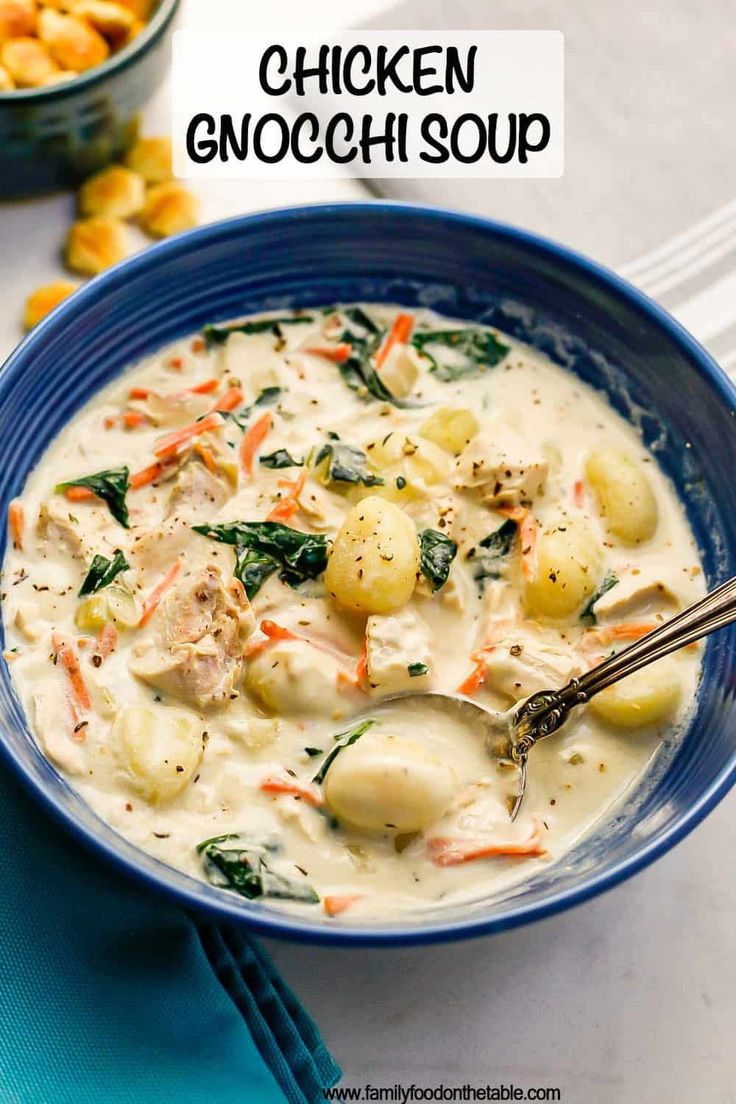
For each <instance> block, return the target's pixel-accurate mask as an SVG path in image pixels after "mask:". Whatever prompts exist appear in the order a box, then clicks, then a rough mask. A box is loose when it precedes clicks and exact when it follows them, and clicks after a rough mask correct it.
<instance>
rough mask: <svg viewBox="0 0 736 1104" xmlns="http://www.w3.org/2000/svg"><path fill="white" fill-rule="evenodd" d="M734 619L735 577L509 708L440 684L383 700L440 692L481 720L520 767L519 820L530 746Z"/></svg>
mask: <svg viewBox="0 0 736 1104" xmlns="http://www.w3.org/2000/svg"><path fill="white" fill-rule="evenodd" d="M733 621H736V578H733V579H729V580H728V582H726V583H722V584H721V586H719V587H717V588H716V589H715V590H713V591H711V593H710V594H707V595H706V596H705V598H701V599H700V601H699V602H695V603H694V605H692V606H688V608H687V609H685V610H683V611H682V612H681V613H678V614H677V616H675V617H673V618H672V619H671V620H670V621H665V622H663V623H662V624H661V625H659V626H658V627H657V628H656V629H652V631H651V632H650V633H647V635H646V636H643V637H641V639H639V640H637V641H635V642H634V643H633V644H630V645H629V646H628V647H627V648H624V649H623V650H622V651H620V652H617V653H616V654H615V655H613V656H611V657H610V658H609V659H606V660H604V661H603V663H601V664H599V665H598V666H597V667H594V668H593V669H592V670H591V671H588V672H586V674H584V675H580V676H579V677H576V678H572V679H570V681H569V682H568V683H567V684H566V685H565V686H563V687H562V688H561V689H560V690H540V691H538V693H536V694H532V695H531V697H529V698H527V699H526V701H524V702H521V703H520V704H519V703H517V704H516V705H514V706H512V708H511V709H509V710H508V711H507V712H505V713H499V712H497V711H495V710H492V709H487V708H486V707H485V706H483V705H481V704H479V702H477V701H475V700H474V699H472V698H468V697H465V696H464V695H462V694H443V693H440V692H439V691H435V690H428V691H411V690H409V691H407V692H406V693H403V694H394V695H392V696H390V697H386V698H383V699H382V701H381V702H380V705H384V704H388V703H389V702H393V701H402V702H406V701H408V700H410V699H417V700H419V699H422V698H437V699H441V700H442V701H443V702H447V703H448V704H449V705H450V706H451V707H452V708H454V709H456V710H458V711H459V712H460V713H462V714H464V715H465V717H466V719H468V720H471V719H472V720H473V721H474V722H475V723H476V724H480V725H481V726H482V730H483V732H484V735H485V741H486V747H487V748H488V751H489V752H490V753H491V754H493V755H494V756H495V757H496V758H497V759H499V760H500V761H502V762H505V763H508V764H513V765H515V766H516V767H517V768H518V772H519V786H518V792H517V793H516V795H515V796H514V799H513V804H512V805H511V819H512V820H515V819H516V816H517V815H518V812H519V809H520V808H521V803H522V801H523V800H524V794H525V792H526V778H527V760H528V758H529V753H530V751H531V750H532V748H533V747H534V746H535V744H537V743H539V741H540V740H543V739H544V738H545V737H546V736H551V735H552V733H553V732H557V730H558V729H559V728H560V727H561V726H562V725H563V724H564V723H565V721H566V720H567V718H568V716H569V714H570V712H571V711H572V710H573V709H574V708H575V707H576V706H578V705H585V704H586V703H587V702H589V701H590V699H591V698H592V697H593V696H594V695H595V694H598V693H600V691H601V690H605V689H606V687H608V686H613V685H614V683H616V682H619V681H620V680H621V679H624V678H626V677H627V676H628V675H632V674H633V673H634V672H635V671H638V670H640V669H641V668H642V667H647V666H648V665H649V664H650V663H655V662H656V661H657V660H658V659H662V657H663V656H666V655H669V654H670V652H675V651H677V650H678V649H679V648H684V647H686V646H687V645H688V644H692V642H693V641H694V640H699V639H700V638H701V637H703V636H708V634H709V633H712V632H715V631H716V629H721V628H724V627H725V626H726V625H730V624H731V623H732V622H733Z"/></svg>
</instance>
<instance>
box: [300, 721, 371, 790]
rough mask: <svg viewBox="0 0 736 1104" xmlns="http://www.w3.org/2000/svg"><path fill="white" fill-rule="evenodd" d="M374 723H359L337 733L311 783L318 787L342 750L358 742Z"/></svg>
mask: <svg viewBox="0 0 736 1104" xmlns="http://www.w3.org/2000/svg"><path fill="white" fill-rule="evenodd" d="M375 723H376V722H375V721H373V720H368V721H361V723H360V724H359V725H356V727H355V728H349V729H347V730H346V731H345V732H338V734H337V736H335V742H334V744H333V745H332V749H331V750H330V751H329V752H328V753H327V757H326V758H325V760H324V762H323V763H322V766H321V767H320V768H319V770H318V771H317V773H316V774H315V776H314V778H313V779H312V781H313V782H316V783H317V785H319V784H320V782H323V781H324V778H325V775H326V774H327V772H328V770H329V769H330V767H331V766H332V764H333V763H334V761H335V759H336V758H337V757H338V755H339V754H340V752H341V751H342V749H343V748H346V747H350V745H351V744H354V743H355V741H356V740H359V739H360V737H361V736H362V735H363V733H364V732H367V731H368V729H369V728H370V727H371V725H374V724H375Z"/></svg>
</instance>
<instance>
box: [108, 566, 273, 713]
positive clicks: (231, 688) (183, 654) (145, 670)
mask: <svg viewBox="0 0 736 1104" xmlns="http://www.w3.org/2000/svg"><path fill="white" fill-rule="evenodd" d="M156 620H157V623H158V625H159V626H160V627H159V628H158V632H157V634H156V636H155V638H154V640H153V641H152V642H146V643H143V644H141V645H139V646H138V647H137V648H136V649H135V650H134V654H133V658H132V660H131V663H130V670H131V671H132V673H133V674H134V675H137V676H138V678H140V679H142V680H143V681H144V682H148V683H150V684H151V685H152V686H156V687H158V689H160V690H163V691H164V693H166V694H170V695H171V696H172V697H175V698H178V699H179V700H180V701H184V702H189V703H190V704H192V705H194V706H196V707H197V708H199V709H205V708H207V707H209V706H215V705H222V704H224V703H225V702H227V701H229V700H230V699H231V698H232V696H233V694H235V693H236V686H237V685H238V683H239V682H240V679H241V677H242V674H243V648H244V645H245V642H246V640H247V639H248V637H249V636H250V635H251V633H252V632H253V630H254V628H255V618H254V616H253V613H252V611H251V608H250V603H249V602H248V599H247V597H246V595H245V591H244V589H243V586H242V584H241V583H240V582H239V581H238V580H237V579H230V580H229V581H228V583H227V584H225V583H224V582H223V580H222V575H221V573H220V569H219V568H218V567H215V566H214V565H213V564H208V565H207V566H206V567H204V568H202V569H200V570H198V571H197V572H195V573H193V574H191V575H190V576H188V577H187V578H185V579H184V580H183V582H181V583H180V584H179V586H177V587H176V588H175V589H174V590H173V591H171V593H170V594H169V595H168V597H167V598H166V599H165V600H164V602H163V604H162V606H161V608H160V610H159V612H158V613H157V615H156Z"/></svg>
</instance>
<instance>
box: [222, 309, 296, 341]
mask: <svg viewBox="0 0 736 1104" xmlns="http://www.w3.org/2000/svg"><path fill="white" fill-rule="evenodd" d="M312 321H313V318H312V315H311V314H302V315H297V316H295V317H288V318H256V319H253V320H251V321H250V322H235V323H233V324H232V325H231V326H205V328H204V329H203V330H202V334H203V336H204V339H205V341H206V342H207V344H208V345H209V346H212V345H224V344H225V342H226V341H227V339H228V338H229V336H230V334H234V333H242V334H260V333H269V331H270V332H271V333H273V335H274V337H280V336H281V332H280V329H279V327H280V326H295V325H297V324H298V323H299V322H312Z"/></svg>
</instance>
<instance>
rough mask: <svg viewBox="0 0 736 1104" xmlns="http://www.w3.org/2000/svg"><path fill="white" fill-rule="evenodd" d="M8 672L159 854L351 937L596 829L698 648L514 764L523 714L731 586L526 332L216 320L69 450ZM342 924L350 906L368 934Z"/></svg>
mask: <svg viewBox="0 0 736 1104" xmlns="http://www.w3.org/2000/svg"><path fill="white" fill-rule="evenodd" d="M8 526H9V534H10V540H9V548H8V553H7V556H6V560H5V564H4V568H3V587H2V601H3V613H4V620H5V632H6V652H5V658H6V660H7V662H8V663H9V666H10V670H11V672H12V676H13V680H14V684H15V687H16V690H17V692H18V694H19V696H20V698H21V701H22V703H23V706H24V708H25V711H26V714H27V716H28V718H29V723H30V726H31V728H32V730H33V733H34V734H35V737H36V739H37V740H38V743H39V745H40V747H41V748H42V749H43V751H44V753H45V754H46V755H47V756H48V758H49V759H50V760H51V761H52V762H53V763H54V764H55V765H56V767H57V768H58V769H59V770H60V771H62V772H63V773H64V774H65V775H66V776H67V777H68V778H69V779H70V780H71V781H72V783H73V785H74V786H75V787H76V788H77V789H78V790H79V791H80V792H81V793H82V794H83V796H84V797H85V799H86V800H87V801H88V802H89V804H90V805H91V806H92V807H93V808H94V809H95V810H96V811H97V813H98V814H99V815H100V816H101V817H102V818H104V819H105V820H106V821H108V822H109V823H110V824H111V825H112V826H113V827H114V828H115V829H116V830H117V831H119V832H120V833H121V834H122V835H124V836H126V837H127V838H128V839H130V840H132V841H133V842H134V843H136V844H137V845H139V846H140V847H141V848H143V849H144V850H146V851H148V852H150V853H151V854H153V855H155V856H157V857H158V858H160V859H162V860H164V861H165V862H167V863H170V864H171V865H173V866H175V867H177V868H179V869H181V870H184V871H186V872H188V873H189V874H193V875H195V876H199V877H202V878H205V879H207V880H209V881H210V882H212V883H213V884H215V885H217V886H221V887H223V889H225V890H227V891H230V892H232V893H236V894H241V895H242V896H243V897H246V898H249V899H259V900H261V901H262V902H263V903H264V904H265V905H267V906H278V907H283V908H289V909H297V910H308V911H310V912H311V913H319V914H323V915H324V914H327V916H328V917H335V918H337V917H339V918H340V920H344V921H350V920H352V919H360V920H365V919H368V920H370V919H374V920H378V919H380V918H383V917H385V916H388V915H392V914H394V915H395V914H400V913H401V912H402V911H407V910H417V909H425V910H426V909H430V908H436V907H437V906H438V905H440V904H452V903H457V902H458V901H462V900H465V901H470V900H477V899H482V898H483V897H484V896H488V895H490V894H491V893H493V894H494V895H495V894H497V893H498V892H499V891H502V890H503V889H504V887H505V886H510V885H511V884H512V883H514V882H518V881H519V880H520V879H523V878H527V877H531V876H533V875H534V874H535V873H536V872H538V871H539V870H540V868H542V867H543V866H544V864H549V863H550V862H553V861H554V860H555V859H557V858H558V857H559V856H561V855H563V854H564V853H565V852H566V851H567V850H568V849H569V848H570V847H572V846H573V844H575V843H576V842H577V841H578V840H579V839H580V837H581V836H582V835H584V834H585V833H587V832H591V831H593V830H594V827H595V824H596V822H598V821H600V820H601V818H602V817H604V816H605V815H606V814H607V813H609V812H610V811H611V809H612V808H613V807H614V806H615V805H616V803H617V802H619V801H620V799H621V798H622V795H624V794H625V793H626V791H627V790H629V789H630V788H631V787H632V785H633V784H634V783H635V782H636V781H637V780H638V779H640V778H641V776H642V774H643V773H644V772H645V771H646V770H647V768H648V766H649V764H650V762H651V760H652V757H653V755H655V753H656V752H657V749H658V748H659V747H661V745H662V743H663V741H664V740H665V738H668V737H671V736H673V735H674V734H675V733H676V732H677V730H678V727H679V726H680V725H681V724H682V721H683V718H684V716H685V714H686V711H687V710H688V708H689V706H690V704H691V703H692V700H693V695H694V692H695V688H696V685H697V680H698V675H699V667H700V659H699V650H698V648H689V649H686V650H685V651H684V652H682V653H680V654H678V655H675V656H672V657H670V658H667V659H664V660H661V661H660V662H659V663H658V664H656V665H655V666H653V667H651V668H649V669H647V670H645V671H641V672H639V673H638V674H637V675H635V676H633V677H632V678H630V679H628V680H626V681H625V682H623V683H621V684H620V685H618V686H615V687H611V688H610V689H608V690H606V691H604V692H603V693H602V694H601V695H600V696H599V697H597V698H595V699H594V700H593V701H592V702H591V704H590V705H589V706H588V707H586V708H585V709H580V710H578V711H577V712H576V715H575V716H574V717H573V718H572V719H571V720H570V721H569V722H568V723H567V724H566V725H565V727H564V729H563V730H562V731H561V732H560V733H558V734H556V735H555V736H554V737H551V738H550V739H549V740H546V741H544V742H543V743H542V744H540V746H539V748H538V749H537V750H536V751H535V753H534V758H533V762H532V763H531V764H530V780H529V786H528V792H527V797H526V799H525V802H524V806H523V809H522V813H521V815H520V816H519V817H518V818H517V820H515V821H514V822H513V823H512V822H511V820H510V815H509V808H510V806H509V792H510V791H509V786H510V781H509V777H508V771H507V770H505V769H504V764H503V763H500V762H499V761H498V760H497V759H495V758H494V757H493V756H491V755H489V753H488V751H487V750H486V747H485V744H484V739H483V734H482V732H481V731H479V730H476V729H475V728H474V727H473V725H472V723H466V722H465V721H463V720H462V719H460V717H459V714H458V713H457V712H456V711H454V710H453V709H452V708H450V707H448V706H447V705H446V704H443V703H442V702H441V701H438V700H437V699H435V698H433V697H431V696H427V697H426V698H424V699H422V698H419V699H412V701H411V704H410V707H409V706H408V703H406V702H404V703H402V701H401V700H399V701H396V702H393V703H388V704H385V705H381V707H380V708H379V703H381V702H382V700H383V699H384V698H387V697H390V696H392V695H396V694H401V693H403V692H405V691H422V690H435V691H442V692H447V693H453V692H456V691H459V692H461V693H463V694H466V695H470V696H473V697H475V698H476V699H477V700H478V701H479V702H482V703H484V704H486V705H488V706H489V707H491V708H496V709H508V708H509V707H510V706H511V705H513V703H515V702H519V701H521V700H523V699H524V698H526V697H527V696H529V695H530V694H532V693H534V692H535V691H538V690H541V689H546V688H554V687H557V686H561V685H562V684H564V683H565V682H566V681H567V680H568V679H569V678H570V677H571V676H573V675H576V674H580V673H582V672H584V671H586V670H588V669H590V668H591V667H594V666H595V665H596V664H598V663H600V662H601V661H602V660H603V659H605V658H606V657H607V656H608V655H610V654H611V652H612V651H615V650H616V649H619V648H621V647H623V646H625V645H626V644H627V643H628V642H630V641H631V640H634V639H636V638H638V637H639V636H641V635H643V634H644V633H646V632H648V631H649V630H650V629H651V628H653V627H654V626H655V625H657V624H658V623H659V622H660V621H662V620H664V619H667V618H669V617H671V616H672V615H673V613H675V612H676V611H677V610H679V609H681V608H683V607H684V606H685V605H687V604H689V603H690V602H692V601H694V600H696V599H697V598H698V597H700V596H701V595H702V593H703V592H704V583H703V576H702V571H701V567H700V563H699V558H698V553H697V550H696V548H695V545H694V542H693V539H692V535H691V533H690V531H689V529H688V526H687V523H686V521H685V518H684V514H683V511H682V509H681V507H680V504H679V502H678V501H677V499H676V496H675V494H674V492H673V490H672V488H671V486H670V485H669V484H668V482H667V481H666V479H665V478H664V476H663V475H662V473H661V471H660V470H659V469H658V466H657V464H656V461H655V459H654V457H653V456H652V455H651V454H650V453H648V452H647V450H646V449H645V448H644V446H643V444H642V442H641V440H640V438H639V437H638V436H637V434H636V433H635V432H634V430H633V429H632V428H631V427H630V426H629V425H627V424H626V423H625V422H624V421H623V420H622V419H621V418H620V417H619V416H618V415H616V414H615V413H614V412H613V411H612V410H611V408H610V407H609V406H608V405H607V403H606V402H605V401H604V400H603V399H602V398H601V396H599V395H598V394H596V393H595V392H594V391H593V390H592V389H590V388H588V387H587V386H585V385H584V384H582V383H581V382H580V381H579V380H578V379H577V378H575V377H574V376H572V375H570V374H568V373H566V372H564V371H562V370H561V369H559V368H558V367H556V366H555V365H553V364H552V363H551V362H550V361H548V360H546V359H545V358H544V357H542V356H541V355H539V354H538V353H536V352H534V351H532V350H531V349H529V348H527V347H526V346H523V345H520V344H519V343H517V342H515V341H513V340H511V339H510V338H508V337H506V336H505V335H503V334H501V333H498V332H496V331H494V330H491V329H488V328H484V327H481V326H478V325H470V324H466V323H460V322H455V321H451V320H447V319H444V318H440V317H438V316H437V315H435V314H433V313H431V312H429V311H425V310H421V311H413V312H411V313H409V312H407V311H404V310H400V309H398V308H395V307H386V306H370V305H368V306H340V307H330V308H327V309H324V310H312V311H309V312H308V313H307V312H286V313H281V314H278V315H272V316H268V317H266V316H260V317H257V318H250V319H246V320H245V321H241V322H236V323H233V324H230V325H212V326H208V327H206V328H205V330H204V332H203V333H202V334H199V335H196V336H195V337H193V338H188V339H186V340H183V341H179V342H177V343H176V344H175V345H172V346H171V347H170V348H167V349H165V350H164V351H163V352H161V353H159V354H157V355H156V356H154V357H151V358H150V359H148V360H146V361H145V362H144V363H141V364H138V365H137V366H135V367H134V368H133V369H132V370H131V371H130V372H129V373H127V374H126V375H125V376H123V377H121V378H119V379H118V380H116V381H115V382H114V383H113V384H112V385H111V386H109V387H108V388H107V389H106V390H104V391H103V392H101V393H100V394H98V395H96V396H95V397H94V398H93V399H92V400H91V401H90V402H89V403H88V404H87V406H86V407H85V408H84V409H83V410H82V411H81V413H80V414H79V415H78V416H77V417H76V418H75V419H74V421H73V422H72V423H71V424H70V425H69V426H68V427H67V428H66V429H65V430H64V432H63V433H61V434H60V436H59V437H58V439H57V440H56V441H55V442H54V443H53V444H52V446H51V447H50V448H49V449H48V451H47V452H46V454H45V455H44V457H43V458H42V460H41V462H40V463H39V464H38V466H37V467H36V469H35V470H34V472H33V473H32V475H31V477H30V478H29V480H28V483H27V485H26V487H25V488H24V490H23V493H22V495H21V496H20V498H18V499H17V500H15V501H14V502H13V503H12V505H11V507H10V510H9V516H8ZM335 922H339V921H335Z"/></svg>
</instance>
